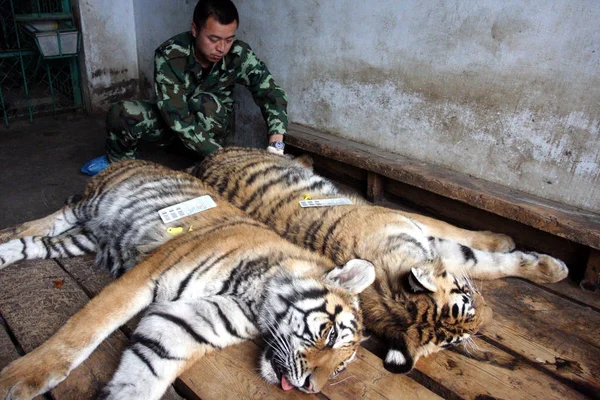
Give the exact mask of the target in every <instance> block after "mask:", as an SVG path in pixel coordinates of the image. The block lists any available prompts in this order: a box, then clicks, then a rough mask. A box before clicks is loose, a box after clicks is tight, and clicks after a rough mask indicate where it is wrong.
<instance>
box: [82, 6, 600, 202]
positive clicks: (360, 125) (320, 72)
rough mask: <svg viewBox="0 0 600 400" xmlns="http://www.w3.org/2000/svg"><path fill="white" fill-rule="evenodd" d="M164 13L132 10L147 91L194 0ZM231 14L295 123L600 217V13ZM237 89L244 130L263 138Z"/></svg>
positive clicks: (331, 9) (586, 9) (343, 9)
mask: <svg viewBox="0 0 600 400" xmlns="http://www.w3.org/2000/svg"><path fill="white" fill-rule="evenodd" d="M81 1H83V0H81ZM88 1H89V0H88ZM111 2H112V1H109V2H108V4H109V5H110V3H111ZM165 3H167V2H164V1H161V0H147V1H143V0H133V3H132V4H133V8H134V12H135V18H134V20H135V36H136V37H137V52H138V59H139V60H140V61H139V74H138V76H139V77H140V78H141V80H142V81H143V82H146V83H145V84H144V85H143V87H144V90H145V92H144V93H147V92H148V87H149V84H148V82H149V81H151V78H149V77H151V76H152V69H153V67H152V62H151V60H152V54H153V51H154V48H155V47H156V46H157V45H158V44H160V43H161V42H162V41H163V40H165V39H166V38H168V37H170V36H171V35H172V34H175V33H177V32H179V31H182V30H186V29H188V26H189V24H190V21H191V10H193V6H194V3H195V1H184V0H179V1H171V2H168V3H169V4H168V5H167V4H165ZM122 4H123V3H122V2H120V3H119V5H122ZM236 5H237V6H238V9H239V11H240V15H241V26H240V30H239V32H238V37H240V38H241V39H243V40H246V41H248V42H249V43H250V44H251V45H252V47H253V49H254V50H255V52H256V53H257V54H258V55H259V57H260V58H262V59H263V60H264V61H265V62H266V63H267V65H268V66H269V69H270V70H271V72H272V73H273V75H274V76H275V78H276V80H277V81H278V82H279V83H280V84H281V85H282V86H283V87H284V88H285V89H286V90H287V91H288V94H289V97H290V104H289V115H290V120H291V121H293V122H298V123H301V124H305V125H308V126H311V127H314V128H317V129H320V130H324V131H329V132H332V133H334V134H336V135H339V136H342V137H346V138H349V139H354V140H358V141H361V142H364V143H368V144H372V145H375V146H377V147H381V148H385V149H389V150H392V151H395V152H397V153H399V154H403V155H406V156H409V157H413V158H415V159H417V160H423V161H427V162H430V163H434V164H437V165H441V166H444V167H447V168H450V169H453V170H457V171H460V172H463V173H466V174H471V175H473V176H475V177H479V178H483V179H486V180H489V181H493V182H497V183H501V184H504V185H507V186H510V187H513V188H515V189H520V190H523V191H526V192H529V193H533V194H536V195H539V196H541V197H545V198H548V199H553V200H557V201H561V202H564V203H568V204H572V205H575V206H579V207H582V208H587V209H589V210H593V211H596V212H600V155H599V154H600V151H599V150H600V107H598V99H599V98H600V73H599V72H600V28H599V25H598V21H600V2H597V1H595V0H589V1H584V0H574V1H571V2H565V1H561V0H548V1H545V2H538V1H535V0H528V1H523V0H505V1H502V2H497V1H493V0H479V1H475V0H473V1H467V0H461V1H445V0H443V1H437V2H422V1H416V0H407V1H402V2H399V1H394V0H372V1H370V2H355V1H351V0H327V1H318V0H310V1H309V0H306V1H296V0H277V1H275V0H236ZM102 7H105V8H106V7H109V6H107V5H105V3H104V2H103V3H102ZM115 7H116V2H115ZM115 11H116V10H115ZM119 12H120V13H122V12H123V10H120V11H119ZM113 57H114V55H113ZM109 64H110V63H109ZM236 92H237V93H236V96H237V100H238V102H237V106H236V111H237V117H238V119H237V127H236V129H237V130H238V132H242V133H243V134H244V135H246V134H247V135H249V136H251V135H256V134H258V135H259V136H260V137H261V138H264V136H263V135H264V124H263V123H262V121H261V118H260V114H259V113H258V109H257V108H256V106H255V105H254V104H253V102H252V100H251V98H250V97H249V96H248V95H247V94H246V93H245V92H244V91H239V90H238V91H236ZM257 132H258V133H257ZM254 140H258V139H254ZM262 140H264V139H262Z"/></svg>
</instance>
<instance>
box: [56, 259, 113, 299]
mask: <svg viewBox="0 0 600 400" xmlns="http://www.w3.org/2000/svg"><path fill="white" fill-rule="evenodd" d="M94 258H95V255H88V256H83V257H75V258H63V259H60V260H56V261H57V262H58V264H59V265H61V266H62V267H63V268H64V269H65V270H66V271H67V272H68V273H69V274H70V275H71V276H72V277H73V278H74V279H75V280H76V281H77V282H79V284H80V285H81V286H82V287H83V289H84V291H85V292H86V293H87V295H88V296H90V297H94V296H96V295H97V294H98V293H100V291H101V290H102V289H103V288H104V287H105V286H106V285H108V284H109V283H111V282H112V281H113V280H114V279H113V277H112V275H111V274H110V273H108V271H106V270H105V269H102V268H98V267H96V266H95V265H94Z"/></svg>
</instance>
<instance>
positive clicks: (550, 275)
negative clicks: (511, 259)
mask: <svg viewBox="0 0 600 400" xmlns="http://www.w3.org/2000/svg"><path fill="white" fill-rule="evenodd" d="M527 256H528V257H527V258H533V260H531V261H529V262H527V261H526V262H525V263H523V267H524V269H525V273H524V274H523V278H526V279H529V280H530V281H532V282H535V283H556V282H559V281H561V280H563V279H565V278H566V277H567V275H569V269H568V268H567V266H566V264H565V263H564V262H562V261H561V260H559V259H557V258H554V257H551V256H549V255H546V254H538V253H529V254H527Z"/></svg>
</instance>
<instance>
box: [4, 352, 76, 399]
mask: <svg viewBox="0 0 600 400" xmlns="http://www.w3.org/2000/svg"><path fill="white" fill-rule="evenodd" d="M59 364H60V361H58V360H53V361H52V362H51V363H44V362H41V360H39V359H37V358H36V357H32V356H31V354H29V355H26V356H24V357H22V358H20V359H18V360H15V361H13V362H12V363H10V364H9V365H8V366H7V367H5V368H4V369H3V370H2V372H0V399H12V400H22V399H23V400H24V399H32V398H34V397H35V396H37V395H39V394H42V393H45V392H47V391H48V390H50V389H52V388H53V387H55V386H56V385H58V384H59V383H60V382H62V381H63V380H64V379H65V378H66V377H67V373H66V372H60V370H63V371H66V370H65V369H64V368H61V367H60V365H59Z"/></svg>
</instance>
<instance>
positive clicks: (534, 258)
mask: <svg viewBox="0 0 600 400" xmlns="http://www.w3.org/2000/svg"><path fill="white" fill-rule="evenodd" d="M432 243H433V244H434V246H435V248H436V250H437V252H438V254H439V255H440V257H441V258H442V261H443V263H444V266H445V267H446V270H447V271H448V272H451V273H452V274H454V275H455V276H460V275H467V276H468V277H469V278H472V279H481V280H492V279H499V278H506V277H516V278H524V279H528V280H530V281H532V282H536V283H555V282H558V281H560V280H563V279H564V278H566V277H567V275H568V274H569V270H568V268H567V266H566V265H565V263H564V262H562V261H561V260H559V259H557V258H554V257H551V256H549V255H546V254H538V253H534V252H523V251H512V252H510V253H501V252H497V253H495V252H488V251H482V250H478V249H474V248H471V247H468V246H465V245H462V244H459V243H456V242H453V241H450V240H443V239H434V240H432Z"/></svg>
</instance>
